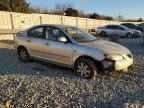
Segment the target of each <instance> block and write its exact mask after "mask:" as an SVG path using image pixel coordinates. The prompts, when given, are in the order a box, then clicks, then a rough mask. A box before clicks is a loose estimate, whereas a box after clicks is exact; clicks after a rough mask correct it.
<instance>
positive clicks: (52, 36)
mask: <svg viewBox="0 0 144 108" xmlns="http://www.w3.org/2000/svg"><path fill="white" fill-rule="evenodd" d="M60 37H66V36H65V34H64V33H63V32H62V31H61V30H59V29H57V28H54V27H46V38H47V39H48V40H52V41H59V38H60Z"/></svg>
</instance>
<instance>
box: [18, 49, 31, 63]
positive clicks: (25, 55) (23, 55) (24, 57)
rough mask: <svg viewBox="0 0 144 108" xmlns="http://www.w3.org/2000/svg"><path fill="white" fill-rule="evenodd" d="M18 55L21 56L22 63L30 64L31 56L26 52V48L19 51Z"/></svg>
mask: <svg viewBox="0 0 144 108" xmlns="http://www.w3.org/2000/svg"><path fill="white" fill-rule="evenodd" d="M18 55H19V59H20V60H21V61H22V62H29V61H30V56H29V54H28V51H27V50H26V48H24V47H20V48H19V49H18Z"/></svg>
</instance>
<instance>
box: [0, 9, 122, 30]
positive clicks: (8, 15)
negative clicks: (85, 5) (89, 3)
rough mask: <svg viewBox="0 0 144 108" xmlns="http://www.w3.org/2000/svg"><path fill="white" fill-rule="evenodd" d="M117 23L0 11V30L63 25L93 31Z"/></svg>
mask: <svg viewBox="0 0 144 108" xmlns="http://www.w3.org/2000/svg"><path fill="white" fill-rule="evenodd" d="M119 23H120V22H117V21H107V20H94V19H88V18H78V17H67V16H58V15H46V14H23V13H13V12H3V11H0V29H26V28H28V27H31V26H33V25H38V24H64V25H72V26H78V27H81V28H84V29H94V28H96V27H98V26H103V25H107V24H119Z"/></svg>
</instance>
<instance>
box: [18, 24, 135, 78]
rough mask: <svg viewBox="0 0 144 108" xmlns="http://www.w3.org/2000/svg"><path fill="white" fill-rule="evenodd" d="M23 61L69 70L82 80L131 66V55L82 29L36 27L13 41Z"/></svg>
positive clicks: (20, 34)
mask: <svg viewBox="0 0 144 108" xmlns="http://www.w3.org/2000/svg"><path fill="white" fill-rule="evenodd" d="M15 43H16V46H15V49H16V52H17V54H18V56H19V58H20V60H21V61H23V62H28V61H30V59H31V58H32V59H36V60H41V61H47V62H50V63H54V64H58V65H62V66H65V67H70V68H73V69H74V70H75V72H76V73H77V74H78V75H80V76H81V77H83V78H91V77H95V76H96V74H97V73H98V72H101V71H103V70H116V71H119V70H124V71H127V69H128V67H129V66H131V65H132V64H133V56H132V53H131V52H130V51H129V50H128V49H127V48H125V47H124V46H121V45H119V44H116V43H112V42H108V41H104V40H100V39H97V38H95V37H94V36H92V35H91V34H89V33H87V32H85V31H84V30H82V29H79V28H77V27H72V26H64V25H38V26H34V27H32V28H30V29H28V30H26V31H24V32H21V33H17V34H16V38H15Z"/></svg>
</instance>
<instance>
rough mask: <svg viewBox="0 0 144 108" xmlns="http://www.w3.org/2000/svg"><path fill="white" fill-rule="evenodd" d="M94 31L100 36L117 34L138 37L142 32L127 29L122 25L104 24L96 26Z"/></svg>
mask: <svg viewBox="0 0 144 108" xmlns="http://www.w3.org/2000/svg"><path fill="white" fill-rule="evenodd" d="M96 32H97V33H98V34H100V36H103V37H105V36H110V35H118V36H120V37H129V38H130V37H139V36H141V35H142V33H141V32H140V31H138V30H134V29H129V28H127V27H125V26H123V25H106V26H103V27H98V28H97V29H96Z"/></svg>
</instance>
